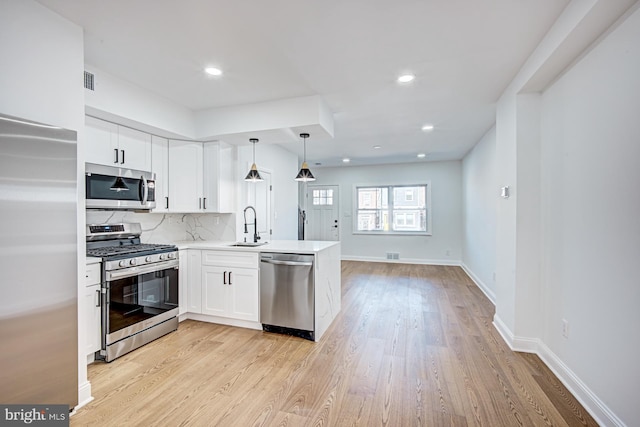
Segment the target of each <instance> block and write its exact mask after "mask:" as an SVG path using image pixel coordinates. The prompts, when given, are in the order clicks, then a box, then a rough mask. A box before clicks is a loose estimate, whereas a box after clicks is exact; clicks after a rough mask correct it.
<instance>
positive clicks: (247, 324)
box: [180, 313, 262, 331]
mask: <svg viewBox="0 0 640 427" xmlns="http://www.w3.org/2000/svg"><path fill="white" fill-rule="evenodd" d="M182 316H184V318H183V319H182V320H186V319H191V320H197V321H200V322H208V323H218V324H220V325H228V326H237V327H239V328H247V329H256V330H259V331H261V330H262V323H259V322H251V321H248V320H238V319H228V318H226V317H219V316H210V315H208V314H198V313H184V314H183V315H181V316H180V317H182Z"/></svg>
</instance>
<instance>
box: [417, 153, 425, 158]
mask: <svg viewBox="0 0 640 427" xmlns="http://www.w3.org/2000/svg"><path fill="white" fill-rule="evenodd" d="M417 157H418V158H419V159H424V158H425V157H427V155H426V154H424V153H418V156H417Z"/></svg>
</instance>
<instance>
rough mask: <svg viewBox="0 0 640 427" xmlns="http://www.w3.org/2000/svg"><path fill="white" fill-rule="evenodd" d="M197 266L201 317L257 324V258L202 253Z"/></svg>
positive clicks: (252, 255)
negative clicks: (216, 317)
mask: <svg viewBox="0 0 640 427" xmlns="http://www.w3.org/2000/svg"><path fill="white" fill-rule="evenodd" d="M201 264H202V268H201V285H202V295H201V296H202V305H201V310H202V311H201V313H202V314H207V315H211V316H218V317H225V318H229V319H237V320H246V321H251V322H258V321H259V309H260V288H259V276H258V254H257V253H248V252H245V253H243V252H233V251H209V250H204V251H201Z"/></svg>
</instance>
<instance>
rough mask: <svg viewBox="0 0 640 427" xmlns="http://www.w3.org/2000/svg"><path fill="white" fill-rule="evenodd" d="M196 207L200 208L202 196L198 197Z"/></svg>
mask: <svg viewBox="0 0 640 427" xmlns="http://www.w3.org/2000/svg"><path fill="white" fill-rule="evenodd" d="M198 209H202V197H198Z"/></svg>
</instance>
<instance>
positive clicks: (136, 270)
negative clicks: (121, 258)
mask: <svg viewBox="0 0 640 427" xmlns="http://www.w3.org/2000/svg"><path fill="white" fill-rule="evenodd" d="M179 264H180V261H178V260H177V259H175V260H171V261H167V262H162V263H157V264H151V265H143V266H140V267H130V268H124V269H122V270H115V271H107V272H106V273H105V277H106V279H107V281H108V282H113V281H114V280H118V279H124V278H125V277H132V276H138V275H140V274H147V273H155V272H156V271H162V270H169V269H171V268H177V267H178V265H179Z"/></svg>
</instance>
